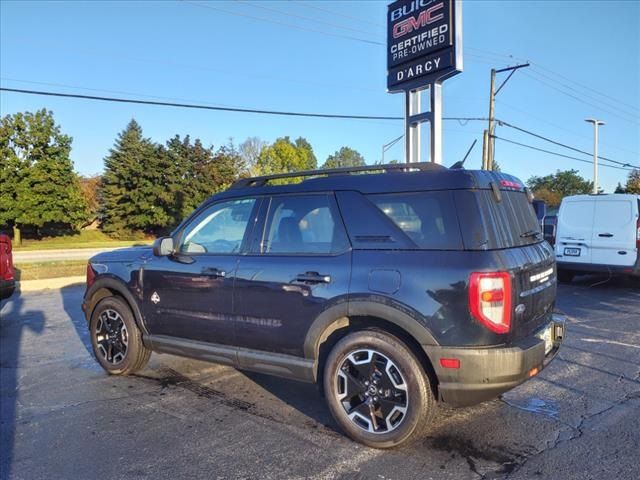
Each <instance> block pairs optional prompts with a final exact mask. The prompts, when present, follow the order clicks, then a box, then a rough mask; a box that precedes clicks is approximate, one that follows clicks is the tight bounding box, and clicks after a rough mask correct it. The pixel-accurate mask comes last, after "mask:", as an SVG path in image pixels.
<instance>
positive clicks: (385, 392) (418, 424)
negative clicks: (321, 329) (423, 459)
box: [324, 330, 436, 448]
mask: <svg viewBox="0 0 640 480" xmlns="http://www.w3.org/2000/svg"><path fill="white" fill-rule="evenodd" d="M324 391H325V396H326V399H327V404H328V406H329V409H330V410H331V414H332V415H333V417H334V418H335V419H336V421H337V422H338V423H339V424H340V426H341V427H342V428H343V430H344V431H345V432H346V433H347V434H348V435H349V436H350V437H351V438H352V439H354V440H356V441H358V442H361V443H364V444H365V445H368V446H370V447H374V448H391V447H395V446H397V445H400V444H401V443H404V442H406V441H408V440H409V439H416V438H419V437H420V436H421V434H422V431H423V430H424V429H425V428H426V427H427V426H428V425H429V423H430V421H431V418H432V416H433V414H434V411H435V407H436V402H435V399H434V397H433V393H432V390H431V385H430V382H429V379H428V377H427V376H426V375H425V373H424V370H423V369H422V366H421V365H420V362H419V361H418V360H417V359H416V357H415V356H414V355H413V353H412V352H411V350H410V349H409V348H407V346H406V345H405V344H404V343H402V341H400V340H399V339H398V338H396V337H394V336H392V335H389V334H387V333H385V332H381V331H377V330H365V331H361V332H354V333H351V334H349V335H347V336H346V337H344V338H343V339H342V340H340V341H339V342H338V343H337V344H336V345H335V347H334V348H333V350H331V353H330V354H329V357H328V358H327V361H326V363H325V368H324Z"/></svg>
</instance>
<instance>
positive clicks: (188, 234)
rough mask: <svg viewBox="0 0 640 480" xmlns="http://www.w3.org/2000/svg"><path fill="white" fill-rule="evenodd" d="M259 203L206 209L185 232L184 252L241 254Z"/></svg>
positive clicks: (224, 204)
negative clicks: (248, 226) (255, 208)
mask: <svg viewBox="0 0 640 480" xmlns="http://www.w3.org/2000/svg"><path fill="white" fill-rule="evenodd" d="M255 203H256V199H255V198H244V199H240V200H229V201H226V202H220V203H216V204H214V205H211V206H210V207H209V208H206V209H204V210H203V211H202V212H200V214H198V215H197V216H196V217H195V218H194V219H193V220H192V221H191V222H190V223H189V225H188V226H187V228H186V229H185V231H184V232H183V234H182V242H181V245H180V252H182V253H189V254H193V253H195V254H198V253H213V254H224V253H236V252H238V251H239V250H240V246H241V245H242V240H243V238H244V235H245V231H246V230H247V225H248V224H249V219H250V218H251V212H252V211H253V207H254V205H255Z"/></svg>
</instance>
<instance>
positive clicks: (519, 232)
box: [455, 190, 542, 250]
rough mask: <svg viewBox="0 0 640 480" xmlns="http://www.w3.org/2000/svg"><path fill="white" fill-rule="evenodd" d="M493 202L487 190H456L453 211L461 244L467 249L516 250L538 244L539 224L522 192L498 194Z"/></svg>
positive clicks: (492, 197) (490, 192)
mask: <svg viewBox="0 0 640 480" xmlns="http://www.w3.org/2000/svg"><path fill="white" fill-rule="evenodd" d="M500 193H501V197H502V200H501V201H497V200H496V199H495V196H494V194H493V192H492V191H491V190H458V191H456V192H455V199H456V210H457V212H458V217H459V219H460V229H461V231H462V236H463V239H464V245H465V248H466V249H469V250H495V249H501V248H512V247H520V246H524V245H531V244H533V243H538V242H541V241H542V235H541V234H540V235H536V234H533V233H532V232H540V224H539V222H538V219H537V218H536V214H535V212H534V210H533V207H532V206H531V204H530V203H529V200H528V198H527V194H526V193H524V192H514V191H505V190H503V191H501V192H500Z"/></svg>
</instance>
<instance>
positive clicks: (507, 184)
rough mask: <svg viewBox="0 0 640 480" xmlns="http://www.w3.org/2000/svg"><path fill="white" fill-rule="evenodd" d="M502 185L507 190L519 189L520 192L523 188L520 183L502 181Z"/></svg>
mask: <svg viewBox="0 0 640 480" xmlns="http://www.w3.org/2000/svg"><path fill="white" fill-rule="evenodd" d="M500 185H502V186H503V187H507V188H517V189H518V190H520V189H521V188H522V185H521V184H519V183H518V182H512V181H511V180H500Z"/></svg>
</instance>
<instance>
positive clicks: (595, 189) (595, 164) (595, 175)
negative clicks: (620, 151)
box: [584, 118, 605, 195]
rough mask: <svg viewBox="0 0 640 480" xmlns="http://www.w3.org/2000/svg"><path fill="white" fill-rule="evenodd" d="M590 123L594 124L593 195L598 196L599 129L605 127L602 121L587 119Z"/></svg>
mask: <svg viewBox="0 0 640 480" xmlns="http://www.w3.org/2000/svg"><path fill="white" fill-rule="evenodd" d="M584 121H585V122H588V123H593V194H594V195H597V194H598V127H599V126H600V125H604V124H605V123H604V122H603V121H602V120H596V119H595V118H586V119H585V120H584Z"/></svg>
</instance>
